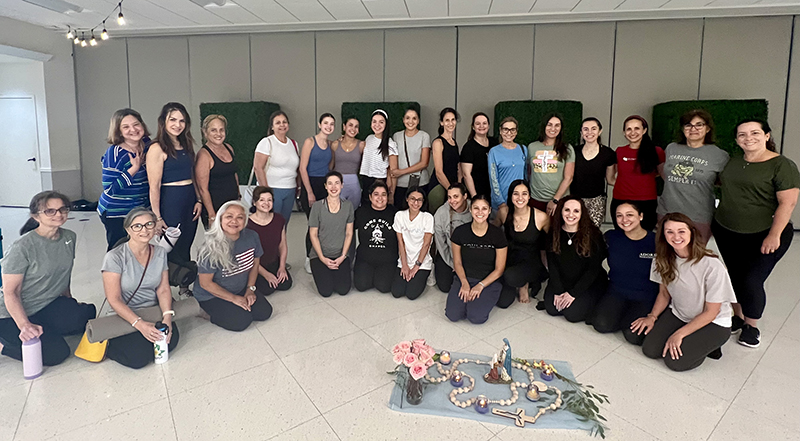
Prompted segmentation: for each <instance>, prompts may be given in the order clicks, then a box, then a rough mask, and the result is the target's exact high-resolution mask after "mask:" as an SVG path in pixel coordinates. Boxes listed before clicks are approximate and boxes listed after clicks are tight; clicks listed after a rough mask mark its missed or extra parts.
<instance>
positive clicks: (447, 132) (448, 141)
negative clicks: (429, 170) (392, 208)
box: [428, 107, 461, 213]
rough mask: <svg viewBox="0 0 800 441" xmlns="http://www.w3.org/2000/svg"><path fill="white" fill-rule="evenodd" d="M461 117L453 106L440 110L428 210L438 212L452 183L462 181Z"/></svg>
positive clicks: (434, 141) (434, 143) (433, 144)
mask: <svg viewBox="0 0 800 441" xmlns="http://www.w3.org/2000/svg"><path fill="white" fill-rule="evenodd" d="M459 119H461V117H460V116H459V115H458V112H456V109H453V108H452V107H445V108H444V109H442V111H441V112H439V136H437V137H436V139H434V140H433V143H432V144H431V146H432V149H433V168H434V176H433V178H431V185H430V187H431V191H430V194H429V195H428V211H429V212H431V213H436V210H438V209H439V207H441V206H442V205H443V204H444V202H445V199H447V189H448V188H450V185H451V184H455V183H456V182H461V169H460V167H459V161H460V159H459V157H458V144H456V137H455V136H456V124H457V123H458V120H459ZM437 184H438V185H437Z"/></svg>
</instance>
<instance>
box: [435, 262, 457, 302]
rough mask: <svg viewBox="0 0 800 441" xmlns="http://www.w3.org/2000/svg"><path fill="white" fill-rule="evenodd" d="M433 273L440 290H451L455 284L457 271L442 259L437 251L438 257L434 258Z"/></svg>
mask: <svg viewBox="0 0 800 441" xmlns="http://www.w3.org/2000/svg"><path fill="white" fill-rule="evenodd" d="M433 274H434V277H435V278H436V287H437V288H439V291H441V292H450V287H451V286H453V279H455V278H456V272H455V271H453V268H452V267H450V265H448V264H447V262H445V261H444V259H442V256H441V255H440V254H439V253H436V257H434V258H433Z"/></svg>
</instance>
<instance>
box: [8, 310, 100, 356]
mask: <svg viewBox="0 0 800 441" xmlns="http://www.w3.org/2000/svg"><path fill="white" fill-rule="evenodd" d="M95 316H97V309H96V308H95V306H94V305H92V304H91V303H78V301H77V300H75V299H73V298H69V297H63V296H60V297H56V299H55V300H53V301H52V302H50V304H49V305H47V306H45V307H44V308H42V309H41V310H40V311H39V312H37V313H36V314H32V315H30V316H28V320H30V322H31V323H33V324H35V325H39V326H41V327H42V330H43V332H42V335H40V336H39V340H40V341H41V342H42V363H43V364H44V365H45V366H55V365H57V364H60V363H61V362H63V361H64V360H66V359H67V357H69V355H70V352H71V351H70V348H69V345H68V344H67V342H66V341H65V340H64V337H63V336H64V335H77V334H83V331H84V330H86V322H88V321H89V320H91V319H93V318H95ZM19 332H20V331H19V328H18V327H17V324H16V322H14V319H13V318H11V317H8V318H4V319H0V343H2V344H3V352H2V354H3V355H5V356H8V357H11V358H13V359H15V360H22V341H21V340H20V339H19Z"/></svg>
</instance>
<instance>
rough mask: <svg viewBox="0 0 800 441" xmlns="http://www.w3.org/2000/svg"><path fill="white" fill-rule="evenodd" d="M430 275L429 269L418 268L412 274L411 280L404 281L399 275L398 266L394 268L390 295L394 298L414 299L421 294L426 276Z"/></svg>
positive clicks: (425, 283) (425, 282) (426, 279)
mask: <svg viewBox="0 0 800 441" xmlns="http://www.w3.org/2000/svg"><path fill="white" fill-rule="evenodd" d="M430 275H431V270H424V269H420V270H417V273H416V274H414V277H413V278H412V279H411V280H408V281H406V279H404V278H403V276H402V275H400V268H395V270H394V282H392V295H393V296H394V298H396V299H399V298H400V297H408V299H409V300H415V299H416V298H417V297H419V296H421V295H422V293H423V291H425V287H426V286H427V282H428V276H430Z"/></svg>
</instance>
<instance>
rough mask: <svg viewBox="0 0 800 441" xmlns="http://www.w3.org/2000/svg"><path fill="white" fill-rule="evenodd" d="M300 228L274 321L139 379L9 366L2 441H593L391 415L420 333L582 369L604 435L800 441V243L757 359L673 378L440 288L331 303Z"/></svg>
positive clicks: (297, 219) (85, 263) (81, 275)
mask: <svg viewBox="0 0 800 441" xmlns="http://www.w3.org/2000/svg"><path fill="white" fill-rule="evenodd" d="M71 216H72V217H73V219H71V220H70V221H69V222H68V224H67V228H70V229H72V230H74V231H75V232H76V233H78V253H77V258H76V261H75V270H74V272H73V292H74V293H75V295H76V297H78V298H79V299H81V300H83V301H92V302H95V303H98V304H99V303H100V301H101V300H102V296H103V294H102V285H101V281H100V274H99V268H100V263H101V261H102V258H103V252H104V250H105V240H104V235H103V227H102V225H101V224H100V222H99V220H98V218H97V216H96V215H95V214H92V213H73V214H72V215H71ZM24 219H25V213H24V211H20V210H12V209H0V228H2V229H3V233H4V236H5V240H4V244H5V247H6V249H7V248H8V247H9V245H10V244H11V243H12V241H13V240H14V239H15V238H16V237H17V234H16V231H15V230H17V229H18V228H19V226H20V225H21V223H22V221H24ZM304 228H305V221H304V219H303V216H302V215H296V216H293V218H292V222H291V223H290V234H289V237H290V239H289V243H290V245H291V246H293V247H294V248H293V249H292V250H291V252H290V263H291V264H292V266H293V267H294V269H293V270H292V274H293V276H294V277H295V287H294V288H293V289H292V290H291V291H289V292H280V293H276V294H274V295H272V296H270V298H269V300H270V302H272V304H273V306H274V308H275V313H274V316H273V317H272V318H271V319H270V320H268V321H266V322H263V323H260V324H257V325H253V326H251V327H250V328H249V329H248V330H247V331H245V332H242V333H239V334H234V333H231V332H227V331H224V330H221V329H219V328H217V327H216V326H213V325H211V324H210V323H208V322H207V321H204V320H202V319H198V318H192V319H187V320H185V321H182V322H180V323H181V344H180V346H179V348H178V350H176V351H175V352H174V353H173V354H170V361H169V362H168V363H167V364H166V365H163V366H155V365H150V366H148V367H146V368H144V369H142V370H139V371H133V370H129V369H126V368H123V367H121V366H119V365H117V364H116V363H114V362H112V361H105V362H103V363H100V364H96V365H95V364H91V363H88V362H84V361H82V360H79V359H76V358H74V357H73V358H71V359H69V360H68V361H67V362H66V363H64V364H63V365H61V366H57V367H53V368H49V369H47V370H46V372H45V374H44V376H42V377H41V378H39V379H37V380H34V381H25V380H23V378H22V372H21V370H22V368H21V365H20V363H18V362H15V361H12V360H9V359H5V358H3V359H0V403H2V406H3V411H2V412H0V440H12V439H13V440H46V439H54V440H108V439H124V440H139V439H141V440H152V439H161V440H173V439H174V440H181V441H184V440H212V439H218V440H313V441H317V440H318V441H329V440H330V441H334V440H370V441H374V440H384V439H386V440H388V439H401V440H431V439H438V438H442V439H458V440H479V441H486V440H498V441H513V440H523V439H531V437H532V436H536V437H543V438H539V439H545V438H546V439H548V440H583V439H587V434H586V433H585V432H577V431H555V430H545V431H542V430H533V429H517V428H513V427H508V426H501V425H488V424H486V425H484V424H480V423H477V422H474V421H470V420H464V419H449V418H439V417H429V416H417V415H412V414H401V413H397V412H393V411H391V410H390V409H389V408H388V407H386V402H387V399H388V396H389V391H390V390H391V387H392V378H391V377H390V376H389V375H387V374H386V371H387V370H389V369H391V368H392V367H393V364H392V361H391V357H390V349H391V347H392V346H393V345H394V344H395V343H396V342H397V341H399V340H401V339H409V338H414V337H425V338H427V339H428V341H429V342H430V343H431V344H433V345H434V346H437V347H440V348H448V349H451V350H461V351H466V352H472V353H483V354H490V353H492V352H493V351H494V350H495V349H496V348H497V346H498V345H499V343H500V342H501V339H502V338H503V337H508V338H509V340H510V341H511V344H512V346H513V348H514V353H515V355H516V354H519V355H523V356H526V357H528V358H534V357H535V358H540V357H545V358H552V359H560V360H567V361H570V362H571V363H572V366H573V370H574V371H575V374H576V375H577V376H578V379H579V380H580V381H583V382H587V383H591V384H593V385H595V387H596V388H597V389H598V390H600V391H603V392H605V393H607V394H608V395H609V397H610V398H611V400H612V401H611V404H610V405H608V406H607V407H606V409H605V410H604V414H605V415H606V416H607V417H608V420H609V423H608V425H609V426H610V428H611V430H610V431H609V432H608V439H616V440H673V439H681V440H722V441H733V440H748V441H749V440H770V441H772V440H776V441H777V440H797V439H800V400H798V396H800V369H798V365H800V306H798V301H799V300H800V291H798V289H797V286H798V282H800V278H799V277H798V272H797V267H798V262H800V235H796V236H795V240H794V241H795V243H794V244H793V246H792V248H791V249H790V250H789V254H788V255H787V257H786V258H784V259H783V261H782V262H781V263H780V265H779V266H778V268H777V270H776V271H775V273H774V274H773V275H772V277H771V279H770V280H769V282H768V284H767V288H768V292H769V304H768V306H767V311H766V314H765V317H764V320H763V321H762V322H761V323H762V325H761V329H762V332H763V342H762V345H761V347H760V348H758V349H747V348H744V347H742V346H739V345H737V344H736V343H735V341H734V339H733V338H732V339H731V341H730V342H729V343H728V344H727V345H726V346H725V347H724V354H725V355H724V357H723V358H722V359H721V360H719V361H714V360H708V361H707V362H706V363H705V364H704V365H703V366H702V367H700V368H699V369H697V370H695V371H691V372H687V373H674V372H670V371H668V370H667V369H666V368H665V367H664V365H663V363H660V362H657V361H653V360H649V359H647V358H645V357H644V356H643V355H641V353H640V352H639V350H638V348H635V347H633V346H630V345H628V344H627V343H625V342H624V340H623V339H622V337H621V336H620V335H600V334H597V333H595V332H594V331H593V330H592V329H591V328H589V327H587V326H585V325H579V324H570V323H567V322H566V321H564V320H563V319H559V318H552V317H549V316H547V315H546V314H545V313H543V312H539V311H536V310H535V309H534V307H533V306H532V305H522V304H519V303H517V304H515V305H513V306H512V307H511V308H509V309H508V310H495V311H493V312H492V316H491V318H490V320H489V322H487V323H486V324H484V325H481V326H474V325H470V324H468V323H455V324H454V323H450V322H449V321H448V320H447V319H445V317H444V314H443V309H444V299H445V295H444V294H442V293H439V292H438V291H436V290H435V289H433V288H428V291H427V292H426V293H425V294H423V296H422V297H421V298H420V299H418V300H416V301H413V302H412V301H409V300H406V299H401V300H395V299H393V298H392V297H391V296H390V295H382V294H379V293H377V292H365V293H359V292H355V291H354V292H351V294H349V295H347V296H345V297H339V296H335V297H331V298H330V299H323V298H321V297H320V296H318V295H317V294H316V293H315V291H314V287H313V281H312V280H311V278H310V277H309V276H308V275H306V274H305V273H304V272H303V271H302V267H303V265H302V260H301V254H302V253H301V252H300V251H299V244H301V243H302V241H303V235H304V234H305V230H304ZM791 268H795V269H794V270H792V269H791ZM73 344H77V339H75V341H73ZM543 432H544V433H543Z"/></svg>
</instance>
